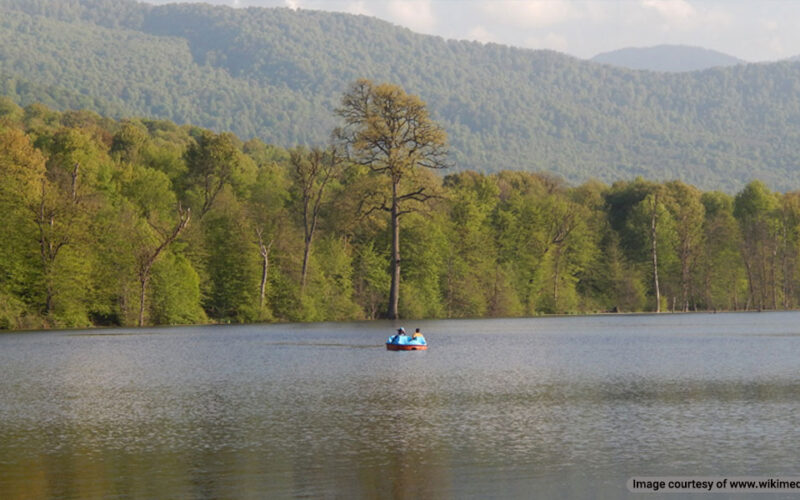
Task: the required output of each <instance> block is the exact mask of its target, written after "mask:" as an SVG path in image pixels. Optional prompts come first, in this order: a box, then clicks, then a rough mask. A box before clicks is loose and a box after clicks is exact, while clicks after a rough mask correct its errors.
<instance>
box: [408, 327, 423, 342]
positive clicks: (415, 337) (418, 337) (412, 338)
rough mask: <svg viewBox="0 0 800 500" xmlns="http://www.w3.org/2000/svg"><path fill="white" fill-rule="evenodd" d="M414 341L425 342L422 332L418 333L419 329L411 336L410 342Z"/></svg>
mask: <svg viewBox="0 0 800 500" xmlns="http://www.w3.org/2000/svg"><path fill="white" fill-rule="evenodd" d="M414 339H420V340H425V337H423V336H422V332H420V331H419V328H417V329H416V331H414V335H412V336H411V340H414Z"/></svg>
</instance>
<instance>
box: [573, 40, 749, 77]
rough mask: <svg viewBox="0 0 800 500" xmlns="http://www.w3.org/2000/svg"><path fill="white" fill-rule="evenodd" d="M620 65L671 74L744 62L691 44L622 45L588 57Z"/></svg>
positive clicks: (592, 59) (603, 62)
mask: <svg viewBox="0 0 800 500" xmlns="http://www.w3.org/2000/svg"><path fill="white" fill-rule="evenodd" d="M589 60H590V61H592V62H596V63H600V64H610V65H612V66H618V67H621V68H628V69H634V70H648V71H659V72H670V73H681V72H688V71H702V70H706V69H710V68H718V67H727V66H735V65H737V64H746V61H744V60H742V59H739V58H738V57H734V56H732V55H729V54H725V53H723V52H719V51H716V50H711V49H706V48H703V47H695V46H690V45H670V44H664V45H655V46H652V47H625V48H621V49H617V50H612V51H608V52H603V53H600V54H597V55H596V56H594V57H592V58H591V59H589Z"/></svg>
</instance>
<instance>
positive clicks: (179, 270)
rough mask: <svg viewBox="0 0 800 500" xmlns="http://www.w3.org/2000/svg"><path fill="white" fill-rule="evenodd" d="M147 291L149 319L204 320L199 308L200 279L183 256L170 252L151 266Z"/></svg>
mask: <svg viewBox="0 0 800 500" xmlns="http://www.w3.org/2000/svg"><path fill="white" fill-rule="evenodd" d="M150 294H151V295H150V299H151V300H150V319H151V320H152V321H153V322H154V323H156V324H162V325H181V324H197V323H204V322H205V321H206V315H205V313H204V312H203V309H202V308H201V307H200V278H199V276H198V275H197V272H196V271H195V270H194V269H193V268H192V265H191V263H190V262H189V261H188V260H187V259H186V258H185V257H182V256H175V255H172V254H169V255H167V256H166V257H165V258H164V259H162V260H160V261H158V262H157V263H156V264H155V265H154V266H153V278H152V289H151V292H150Z"/></svg>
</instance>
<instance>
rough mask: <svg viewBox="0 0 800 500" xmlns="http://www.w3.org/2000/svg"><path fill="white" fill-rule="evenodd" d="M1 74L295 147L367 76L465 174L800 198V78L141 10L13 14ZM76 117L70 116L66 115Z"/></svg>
mask: <svg viewBox="0 0 800 500" xmlns="http://www.w3.org/2000/svg"><path fill="white" fill-rule="evenodd" d="M0 74H5V75H8V76H10V77H14V78H18V79H22V80H27V81H30V82H35V84H36V85H38V86H39V87H41V88H58V89H62V90H63V91H64V92H65V95H71V96H75V95H77V96H83V97H85V98H87V99H88V98H89V97H90V96H91V98H92V99H97V100H98V102H97V104H89V106H90V107H92V108H93V109H97V110H99V111H103V110H102V109H99V106H100V103H103V106H105V107H107V108H108V109H113V110H115V113H122V114H133V115H146V116H152V117H157V118H166V119H170V120H173V121H176V122H178V123H194V124H197V125H200V126H204V127H209V128H213V129H216V130H232V131H234V132H236V133H237V134H239V135H240V136H242V137H244V138H248V137H251V136H258V137H261V138H262V139H264V140H265V141H268V142H272V143H276V144H279V145H284V146H290V145H293V144H296V143H321V142H324V141H326V140H327V139H328V137H329V134H330V130H331V128H332V127H333V126H334V125H335V123H336V121H335V117H334V116H333V113H332V110H333V109H334V108H335V107H336V105H337V103H338V100H339V98H340V96H341V94H342V92H343V91H344V90H345V89H346V88H347V85H348V84H349V83H350V82H352V81H353V80H355V79H356V78H359V77H367V78H371V79H373V80H376V81H390V82H393V83H397V84H400V85H402V86H403V87H404V88H405V89H406V90H407V91H408V92H410V93H414V94H418V95H420V96H421V97H422V98H423V99H424V100H425V101H426V102H427V103H428V105H429V107H430V109H431V111H432V114H433V116H434V117H435V119H436V120H438V121H440V122H441V123H442V125H443V126H444V127H445V128H446V130H447V132H448V134H449V138H450V143H451V146H452V148H451V149H452V155H453V160H454V161H455V163H456V165H457V166H458V168H463V169H474V170H482V171H497V170H501V169H525V170H549V171H553V172H556V173H558V174H560V175H562V176H564V177H565V178H567V179H568V180H570V181H582V180H585V179H587V178H591V177H594V178H598V179H600V180H603V181H607V182H611V181H614V180H617V179H625V178H631V177H634V176H637V175H641V176H644V177H647V178H652V179H673V178H679V179H682V180H685V181H686V182H690V183H692V184H695V185H697V186H699V187H701V188H703V189H724V190H727V191H735V190H738V189H740V188H741V187H742V186H743V185H744V183H745V182H747V181H748V180H749V179H752V178H753V177H758V178H761V179H762V180H764V181H765V182H767V183H768V184H769V185H770V186H772V187H773V188H776V189H797V188H800V127H798V125H800V98H799V96H800V65H797V64H793V63H789V62H784V63H775V64H758V65H738V66H734V67H730V68H718V69H712V70H708V71H703V72H696V73H678V74H671V73H649V72H638V71H631V70H626V69H620V68H614V67H611V66H605V65H599V64H595V63H591V62H587V61H581V60H578V59H575V58H572V57H568V56H565V55H562V54H558V53H555V52H551V51H531V50H522V49H515V48H510V47H505V46H500V45H494V44H488V45H483V44H480V43H476V42H457V41H445V40H443V39H441V38H438V37H431V36H423V35H418V34H415V33H413V32H411V31H409V30H407V29H404V28H399V27H396V26H393V25H391V24H389V23H386V22H383V21H379V20H377V19H374V18H368V17H364V16H353V15H347V14H334V13H326V12H315V11H307V10H298V11H293V10H289V9H261V8H248V9H232V8H228V7H213V6H209V5H204V4H170V5H165V6H158V7H155V6H151V5H147V4H139V3H136V2H134V1H132V0H71V1H70V2H61V1H56V0H0ZM51 105H56V106H59V107H64V106H71V103H69V102H67V101H65V102H64V103H60V104H51Z"/></svg>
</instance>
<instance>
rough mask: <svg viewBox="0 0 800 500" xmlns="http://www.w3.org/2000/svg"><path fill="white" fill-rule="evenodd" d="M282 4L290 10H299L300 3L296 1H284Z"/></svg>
mask: <svg viewBox="0 0 800 500" xmlns="http://www.w3.org/2000/svg"><path fill="white" fill-rule="evenodd" d="M284 3H285V4H286V6H287V7H289V8H290V9H292V10H297V9H299V8H300V2H298V1H297V0H284Z"/></svg>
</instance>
